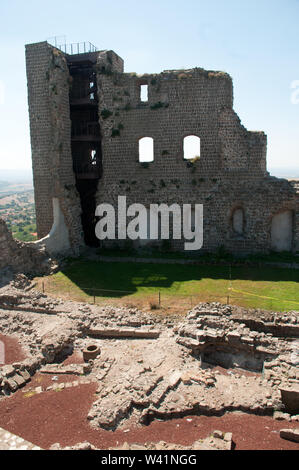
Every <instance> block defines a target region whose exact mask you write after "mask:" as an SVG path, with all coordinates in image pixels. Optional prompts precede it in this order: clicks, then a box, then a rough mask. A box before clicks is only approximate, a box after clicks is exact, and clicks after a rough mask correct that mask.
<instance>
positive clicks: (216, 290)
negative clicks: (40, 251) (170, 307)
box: [44, 259, 299, 311]
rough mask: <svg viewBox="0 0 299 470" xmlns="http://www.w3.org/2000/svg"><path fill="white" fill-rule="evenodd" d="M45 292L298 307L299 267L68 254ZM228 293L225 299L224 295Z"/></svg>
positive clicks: (79, 297) (83, 297)
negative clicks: (122, 260) (98, 258)
mask: <svg viewBox="0 0 299 470" xmlns="http://www.w3.org/2000/svg"><path fill="white" fill-rule="evenodd" d="M44 283H45V285H46V292H49V293H54V294H55V295H57V296H60V295H61V296H63V295H64V294H66V293H68V294H69V295H70V297H71V298H76V300H82V301H88V300H89V299H90V298H91V297H92V296H93V295H96V296H97V297H98V298H115V299H116V298H118V299H121V298H126V299H128V298H129V299H132V300H133V299H142V298H144V299H145V298H147V297H149V296H151V295H153V294H155V295H156V294H157V293H158V292H160V293H161V296H162V298H163V299H165V298H169V299H170V298H172V299H173V300H174V299H175V300H176V301H177V302H179V301H180V299H184V298H188V297H193V298H194V299H196V300H197V299H198V301H220V302H226V301H227V300H229V301H230V302H231V303H233V304H236V305H241V306H245V307H255V308H264V309H270V310H277V311H283V310H295V309H296V310H299V271H298V270H295V269H294V270H293V269H282V268H279V269H278V268H271V267H263V268H260V267H248V266H245V265H244V266H241V267H234V266H232V267H231V268H230V266H229V265H228V266H215V265H197V266H195V265H179V264H150V263H133V262H125V263H120V262H118V263H109V262H99V261H87V260H82V259H79V260H70V261H69V262H68V264H67V265H66V267H65V268H64V269H63V270H61V271H59V272H57V273H56V274H54V275H53V276H49V277H48V278H46V279H44ZM228 297H229V299H228Z"/></svg>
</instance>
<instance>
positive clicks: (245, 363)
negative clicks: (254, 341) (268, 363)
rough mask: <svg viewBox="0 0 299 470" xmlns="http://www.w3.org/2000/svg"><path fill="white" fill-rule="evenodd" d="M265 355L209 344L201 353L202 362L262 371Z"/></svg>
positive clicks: (227, 367) (230, 367)
mask: <svg viewBox="0 0 299 470" xmlns="http://www.w3.org/2000/svg"><path fill="white" fill-rule="evenodd" d="M264 360H265V357H264V355H262V354H258V353H256V352H252V353H249V352H246V351H242V350H238V349H232V348H231V347H225V346H223V347H221V346H215V345H208V346H206V347H205V349H204V350H203V351H202V352H201V354H200V361H201V363H207V364H211V365H214V366H220V367H223V368H224V369H243V370H245V371H250V372H257V373H262V371H263V368H264Z"/></svg>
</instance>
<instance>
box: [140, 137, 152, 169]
mask: <svg viewBox="0 0 299 470" xmlns="http://www.w3.org/2000/svg"><path fill="white" fill-rule="evenodd" d="M153 161H154V139H153V138H152V137H143V138H142V139H140V140H139V162H140V163H145V162H153Z"/></svg>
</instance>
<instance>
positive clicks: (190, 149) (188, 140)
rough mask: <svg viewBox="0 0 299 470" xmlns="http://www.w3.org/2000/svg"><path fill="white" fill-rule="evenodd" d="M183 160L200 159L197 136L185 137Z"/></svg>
mask: <svg viewBox="0 0 299 470" xmlns="http://www.w3.org/2000/svg"><path fill="white" fill-rule="evenodd" d="M183 151H184V160H194V159H199V158H200V138H199V137H198V136H197V135H187V136H186V137H185V138H184V142H183Z"/></svg>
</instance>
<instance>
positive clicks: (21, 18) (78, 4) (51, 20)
mask: <svg viewBox="0 0 299 470" xmlns="http://www.w3.org/2000/svg"><path fill="white" fill-rule="evenodd" d="M0 19H1V28H0V57H1V65H0V117H1V126H0V168H30V167H31V156H30V139H29V122H28V109H27V84H26V71H25V58H24V45H25V44H26V43H31V42H39V41H44V40H47V39H48V38H50V37H53V36H61V35H65V36H66V40H67V42H79V41H90V42H92V43H93V44H95V45H96V46H97V47H98V48H99V49H113V50H114V51H115V52H117V53H118V54H119V55H120V56H121V57H122V58H123V59H124V61H125V71H126V72H137V73H144V72H149V73H150V72H160V71H162V70H165V69H176V68H191V67H197V66H198V67H203V68H206V69H211V70H224V71H226V72H228V73H229V74H230V75H231V76H232V77H233V81H234V96H235V104H234V108H235V110H236V112H237V113H238V114H239V117H240V119H241V121H242V124H243V125H244V126H245V127H247V128H248V129H249V130H263V131H265V132H266V134H267V135H268V167H271V168H273V167H284V168H298V167H299V164H298V161H299V60H298V59H299V1H298V0H206V1H204V0H184V1H180V0H171V1H170V0H147V1H144V0H126V1H124V0H114V1H113V2H109V1H107V0H106V1H102V0H89V1H88V2H84V1H82V0H80V1H77V0H61V1H57V0H51V2H43V1H41V0H39V1H37V0H28V1H24V0H23V1H20V0H10V1H8V0H0ZM296 82H297V83H296ZM292 84H293V87H296V88H292ZM296 91H297V92H298V93H296ZM292 96H293V103H292ZM296 102H298V103H297V104H296ZM298 171H299V169H298ZM0 179H1V170H0Z"/></svg>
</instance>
